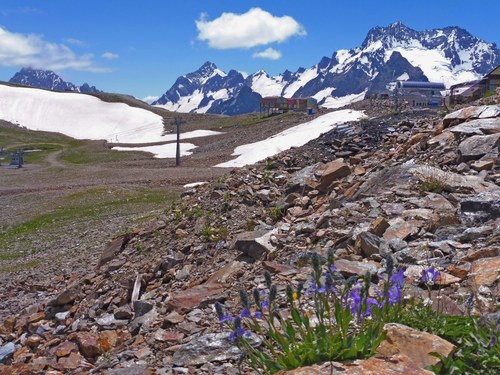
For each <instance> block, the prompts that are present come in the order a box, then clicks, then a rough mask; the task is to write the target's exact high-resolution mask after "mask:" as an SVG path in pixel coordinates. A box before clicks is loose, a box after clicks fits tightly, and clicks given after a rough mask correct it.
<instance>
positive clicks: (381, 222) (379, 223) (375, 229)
mask: <svg viewBox="0 0 500 375" xmlns="http://www.w3.org/2000/svg"><path fill="white" fill-rule="evenodd" d="M389 227H390V225H389V223H388V222H387V220H386V219H385V218H383V217H378V218H376V219H375V220H374V221H373V222H372V223H371V225H370V229H369V231H370V232H371V233H373V234H374V235H376V236H379V237H382V236H383V235H384V233H385V231H386V230H387V228H389Z"/></svg>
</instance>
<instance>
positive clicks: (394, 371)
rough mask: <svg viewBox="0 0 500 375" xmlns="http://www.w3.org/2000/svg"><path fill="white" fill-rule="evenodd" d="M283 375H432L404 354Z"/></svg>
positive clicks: (291, 371)
mask: <svg viewBox="0 0 500 375" xmlns="http://www.w3.org/2000/svg"><path fill="white" fill-rule="evenodd" d="M280 374H283V375H381V374H383V375H401V374H411V375H432V374H434V373H433V372H432V371H427V370H425V369H423V368H421V367H420V366H418V365H417V364H416V363H415V362H414V361H413V360H412V359H411V358H409V357H408V356H406V355H404V354H395V355H393V356H390V357H371V358H368V359H358V360H356V361H353V362H347V363H339V362H332V363H324V364H323V365H312V366H306V367H301V368H297V369H294V370H290V371H285V372H281V373H280Z"/></svg>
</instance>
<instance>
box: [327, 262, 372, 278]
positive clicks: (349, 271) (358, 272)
mask: <svg viewBox="0 0 500 375" xmlns="http://www.w3.org/2000/svg"><path fill="white" fill-rule="evenodd" d="M335 267H337V271H338V272H340V273H341V274H343V275H344V276H347V277H349V276H363V275H364V274H366V273H367V272H370V273H371V274H372V275H375V274H376V273H377V267H376V266H375V265H374V264H372V263H367V262H358V261H353V260H347V259H338V260H336V261H335Z"/></svg>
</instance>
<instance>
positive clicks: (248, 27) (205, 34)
mask: <svg viewBox="0 0 500 375" xmlns="http://www.w3.org/2000/svg"><path fill="white" fill-rule="evenodd" d="M196 28H197V29H198V39H199V40H203V41H207V42H208V45H209V46H210V47H212V48H217V49H229V48H250V47H255V46H260V45H266V44H269V43H274V42H284V41H285V40H287V39H288V38H290V37H292V36H294V35H306V34H307V33H306V30H305V29H304V27H302V25H300V24H299V23H298V22H297V21H295V19H293V18H292V17H290V16H283V17H276V16H273V15H272V14H271V13H269V12H266V11H265V10H262V9H261V8H252V9H250V10H249V11H248V12H246V13H243V14H236V13H222V15H221V16H220V17H219V18H216V19H214V20H212V21H209V20H208V19H207V15H206V14H202V15H201V16H200V19H199V20H197V21H196Z"/></svg>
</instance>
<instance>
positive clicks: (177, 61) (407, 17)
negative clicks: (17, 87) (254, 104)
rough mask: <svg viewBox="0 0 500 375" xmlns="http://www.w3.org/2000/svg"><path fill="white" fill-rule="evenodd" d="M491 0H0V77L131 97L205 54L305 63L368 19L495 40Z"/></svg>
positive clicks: (348, 43)
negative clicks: (39, 77) (33, 77)
mask: <svg viewBox="0 0 500 375" xmlns="http://www.w3.org/2000/svg"><path fill="white" fill-rule="evenodd" d="M498 14H500V1H498V0H476V1H474V2H471V1H466V0H419V1H408V0H398V1H389V0H386V1H384V0H378V1H375V0H342V1H338V0H323V1H298V0H263V1H252V0H182V1H175V0H143V1H133V0H120V1H118V0H84V1H82V0H1V1H0V80H3V81H8V80H9V79H10V78H11V77H12V76H13V75H14V74H15V73H16V72H17V71H19V69H20V68H21V67H23V66H30V67H34V68H42V69H50V70H53V71H55V72H56V73H58V74H59V75H60V76H61V77H62V78H63V79H65V80H67V81H70V82H73V83H75V84H77V85H81V84H83V83H84V82H87V83H89V84H90V85H95V86H96V87H97V88H98V89H100V90H103V91H107V92H118V93H123V94H129V95H133V96H135V97H137V98H139V99H144V98H148V97H149V98H152V97H155V96H156V97H157V96H160V95H162V94H163V93H164V92H165V91H167V90H168V89H169V88H170V87H171V86H172V85H173V84H174V82H175V80H176V78H177V77H179V76H181V75H183V74H186V73H189V72H193V71H195V70H196V69H198V68H199V67H200V66H201V65H203V63H204V62H206V61H211V62H213V63H215V64H216V65H217V67H218V68H219V69H221V70H223V71H226V72H227V71H229V70H230V69H235V70H238V71H241V72H244V73H247V74H251V73H254V72H256V71H258V70H260V69H264V70H265V71H266V72H267V73H268V74H270V75H277V74H280V73H282V72H283V71H285V70H286V69H288V70H291V71H295V70H297V69H298V68H299V67H305V68H308V67H311V66H313V65H315V64H317V63H318V62H319V61H320V60H321V58H322V57H323V56H329V57H331V55H332V54H333V53H334V52H335V51H337V50H339V49H349V48H354V47H357V46H359V45H361V43H362V42H363V39H364V38H365V36H366V34H367V32H368V31H369V29H370V28H372V27H375V26H388V25H389V24H391V23H393V22H395V21H402V22H403V23H404V24H405V25H407V26H408V27H410V28H412V29H415V30H425V29H433V28H442V27H446V26H459V27H462V28H464V29H466V30H467V31H469V32H470V33H472V34H473V35H474V36H477V37H479V38H481V39H484V40H486V41H487V42H490V43H497V45H498V44H500V22H499V21H498Z"/></svg>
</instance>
